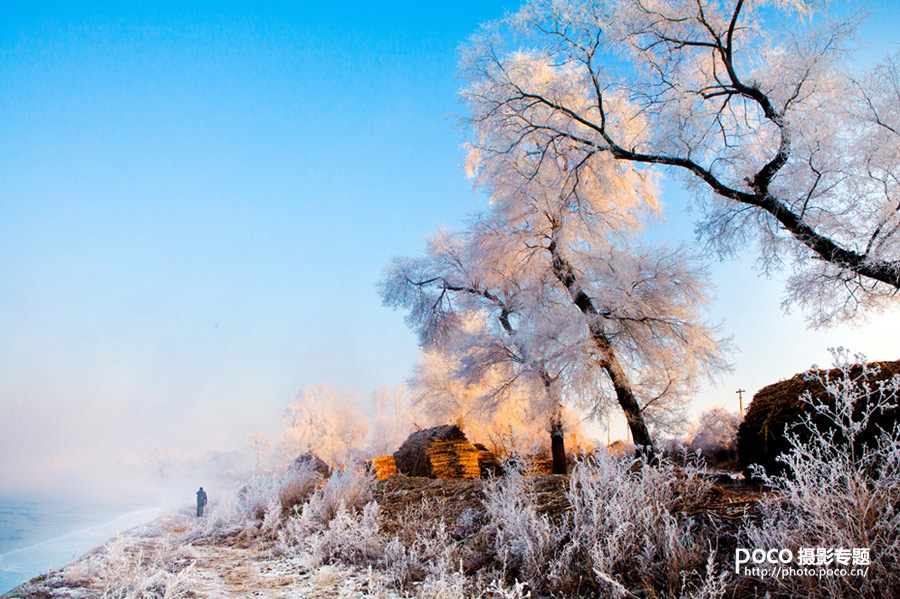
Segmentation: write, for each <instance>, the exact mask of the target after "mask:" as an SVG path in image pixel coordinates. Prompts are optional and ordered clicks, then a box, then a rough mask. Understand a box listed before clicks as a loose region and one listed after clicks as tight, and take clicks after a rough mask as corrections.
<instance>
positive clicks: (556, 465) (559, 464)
mask: <svg viewBox="0 0 900 599" xmlns="http://www.w3.org/2000/svg"><path fill="white" fill-rule="evenodd" d="M540 375H541V381H542V382H543V383H544V390H545V391H546V392H547V397H548V398H550V400H551V401H553V402H554V403H555V409H554V411H553V416H552V417H551V418H550V456H551V457H552V458H553V474H568V473H569V467H568V465H567V464H566V438H565V434H564V431H563V423H562V404H561V403H560V401H559V398H558V397H557V395H556V393H555V391H554V389H553V378H552V377H551V376H550V374H549V373H548V372H547V371H546V370H545V369H544V368H543V367H540Z"/></svg>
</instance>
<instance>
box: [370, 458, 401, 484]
mask: <svg viewBox="0 0 900 599" xmlns="http://www.w3.org/2000/svg"><path fill="white" fill-rule="evenodd" d="M366 468H368V469H369V471H371V472H372V473H373V474H375V478H377V479H378V480H384V479H385V478H390V477H392V476H394V475H395V474H397V464H395V463H394V456H390V455H386V456H381V457H380V458H373V459H371V460H366Z"/></svg>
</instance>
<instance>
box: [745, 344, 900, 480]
mask: <svg viewBox="0 0 900 599" xmlns="http://www.w3.org/2000/svg"><path fill="white" fill-rule="evenodd" d="M870 366H877V367H878V374H877V375H875V376H874V377H873V378H872V379H870V384H871V383H872V382H873V381H881V380H885V379H889V378H891V377H892V376H894V375H895V374H898V373H900V361H897V362H873V363H872V364H870ZM811 374H818V375H819V377H817V378H821V376H822V375H824V376H825V377H827V380H833V379H835V378H837V377H839V376H840V371H839V370H838V369H833V370H829V371H825V370H820V371H818V372H817V373H813V372H812V371H807V372H803V373H800V374H797V375H795V376H794V377H792V378H790V379H788V380H786V381H780V382H778V383H775V384H773V385H769V386H767V387H763V388H762V389H760V390H759V391H758V392H757V393H756V395H754V396H753V401H752V402H751V403H750V407H749V409H748V410H747V414H746V415H745V416H744V421H743V422H742V423H741V426H740V428H739V429H738V458H739V461H740V465H741V468H742V469H743V470H744V471H745V473H746V474H748V475H749V474H750V472H749V466H750V465H751V464H759V465H761V466H762V467H763V468H765V470H766V472H768V473H769V474H779V473H781V472H782V471H783V470H784V466H783V464H782V463H781V462H779V461H778V460H777V458H778V456H779V455H781V454H783V453H785V452H787V451H788V448H789V443H788V440H787V434H788V433H789V432H794V433H796V434H797V435H798V436H799V437H800V438H801V439H803V438H804V437H805V438H808V437H809V432H808V431H804V430H802V427H795V425H796V424H798V423H799V422H801V419H802V417H803V415H804V414H807V413H809V414H811V415H813V416H815V415H814V414H813V410H812V408H811V406H810V405H809V404H807V403H804V402H802V401H800V399H799V397H800V396H801V395H803V394H804V393H805V392H809V393H810V395H811V396H812V397H813V399H814V400H816V401H824V402H827V403H829V404H831V405H832V406H833V405H834V399H833V398H831V397H829V396H828V394H827V392H826V390H825V387H824V386H823V385H822V383H820V382H819V380H808V379H809V378H810V375H811ZM861 374H862V367H861V366H855V367H853V368H851V371H850V375H851V377H853V378H854V379H855V378H858V377H859V376H860V375H861ZM861 408H862V405H859V406H856V408H855V409H857V410H859V409H861ZM898 419H900V413H898V410H893V411H892V412H888V413H879V414H876V417H875V418H873V419H872V420H871V421H870V423H869V427H868V428H867V429H866V431H865V432H864V433H863V434H862V435H861V436H860V438H859V439H858V442H859V444H865V443H870V442H872V441H873V440H874V438H875V436H876V435H877V434H878V433H879V429H884V430H889V429H891V428H892V427H893V426H894V425H895V424H896V423H897V422H898ZM813 421H814V423H815V425H816V427H817V428H819V430H826V428H827V427H829V426H830V425H829V424H828V422H827V421H825V419H824V418H815V417H814V418H813Z"/></svg>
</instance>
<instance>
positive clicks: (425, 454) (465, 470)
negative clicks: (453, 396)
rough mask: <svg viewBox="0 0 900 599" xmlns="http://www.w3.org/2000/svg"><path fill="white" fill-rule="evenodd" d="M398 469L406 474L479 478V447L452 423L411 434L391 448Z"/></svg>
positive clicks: (431, 476)
mask: <svg viewBox="0 0 900 599" xmlns="http://www.w3.org/2000/svg"><path fill="white" fill-rule="evenodd" d="M394 463H395V464H396V466H397V470H398V471H399V472H401V473H403V474H405V475H407V476H426V477H430V478H478V476H479V475H480V470H479V468H478V450H477V449H475V446H474V445H472V444H471V443H469V442H468V440H467V439H466V436H465V434H463V432H462V430H461V429H460V428H459V427H458V426H456V425H455V424H445V425H441V426H435V427H432V428H428V429H425V430H421V431H416V432H415V433H413V434H411V435H410V436H409V438H407V439H406V441H404V442H403V445H401V446H400V449H398V450H397V451H395V452H394Z"/></svg>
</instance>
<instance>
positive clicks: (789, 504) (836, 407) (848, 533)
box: [742, 349, 900, 598]
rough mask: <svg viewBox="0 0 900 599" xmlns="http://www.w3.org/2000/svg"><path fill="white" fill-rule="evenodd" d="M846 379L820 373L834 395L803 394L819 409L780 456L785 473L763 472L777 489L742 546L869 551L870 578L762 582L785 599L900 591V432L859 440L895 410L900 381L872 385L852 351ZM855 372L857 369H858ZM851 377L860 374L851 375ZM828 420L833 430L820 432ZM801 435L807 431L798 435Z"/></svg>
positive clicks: (840, 357)
mask: <svg viewBox="0 0 900 599" xmlns="http://www.w3.org/2000/svg"><path fill="white" fill-rule="evenodd" d="M833 354H834V357H835V366H836V368H838V369H839V371H840V376H837V377H832V378H830V379H827V378H826V377H824V376H822V375H821V374H818V373H815V372H814V373H813V375H812V376H819V377H821V380H820V383H821V384H822V385H823V386H824V387H825V389H826V392H827V395H828V398H827V399H826V400H815V399H813V398H812V396H810V395H809V394H806V395H805V396H803V397H801V400H802V401H804V402H806V403H807V404H808V405H810V407H811V408H812V410H811V413H810V414H807V415H806V416H805V417H804V419H803V421H802V422H801V426H802V427H803V429H804V430H802V431H795V432H794V433H792V434H791V435H790V436H789V442H790V450H789V452H788V453H787V454H783V455H782V456H781V457H780V458H779V459H780V460H781V461H782V462H783V463H784V465H785V471H784V473H783V474H781V475H775V476H769V475H767V474H766V473H765V471H764V470H763V469H762V468H757V469H756V474H757V475H758V476H759V477H760V478H761V479H762V480H763V481H764V482H765V484H766V485H768V486H769V487H771V488H772V491H773V493H772V494H771V495H770V496H769V497H768V498H767V499H766V500H765V501H763V502H762V504H761V511H762V519H761V521H760V522H759V523H752V524H748V525H747V526H746V527H745V528H744V530H743V531H742V532H743V534H742V541H743V544H744V547H747V548H750V549H751V550H752V549H755V548H760V549H764V550H769V549H773V548H774V549H779V550H780V549H789V550H791V551H792V552H793V555H794V556H798V555H799V551H800V549H801V548H813V549H815V548H825V549H831V548H840V549H844V550H853V549H868V550H869V555H870V560H871V565H869V567H868V575H867V576H865V577H849V576H848V577H842V576H826V577H818V576H788V577H785V578H765V579H763V580H758V581H755V582H758V584H760V585H762V586H764V587H767V588H769V589H770V590H773V591H775V592H776V593H779V594H785V595H792V596H804V597H828V598H836V597H846V596H851V595H854V596H861V597H887V596H893V595H897V594H898V593H900V429H898V428H897V427H894V428H893V429H892V430H886V431H882V432H881V434H880V435H879V436H878V437H877V438H876V439H875V440H874V442H866V443H859V442H858V441H859V440H860V436H861V435H863V434H866V431H867V429H869V424H870V421H871V419H872V418H873V416H875V415H876V414H880V413H884V412H886V411H891V410H896V409H897V405H896V403H895V401H896V400H895V399H894V398H896V397H897V396H898V393H900V376H896V375H895V376H894V377H893V378H891V379H888V380H880V381H878V380H875V378H874V377H875V375H876V374H877V373H876V371H875V370H874V368H872V367H863V368H862V371H861V372H860V371H859V370H858V368H859V367H858V366H856V365H855V364H854V361H856V362H858V363H860V364H865V363H866V360H865V358H864V357H863V356H856V358H855V360H851V358H850V357H849V355H848V353H847V352H846V351H845V350H841V349H839V350H835V351H834V352H833ZM851 370H853V372H851ZM854 373H859V374H858V375H856V376H854ZM823 419H824V420H825V421H827V422H829V423H830V426H828V427H822V426H818V424H817V423H818V422H821V421H822V420H823ZM801 432H802V433H803V434H802V435H801V434H799V433H801Z"/></svg>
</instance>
